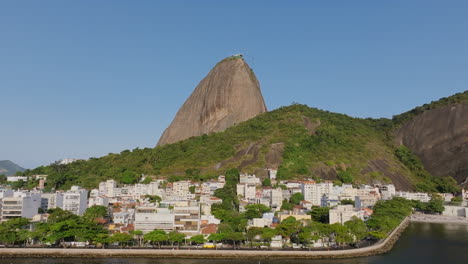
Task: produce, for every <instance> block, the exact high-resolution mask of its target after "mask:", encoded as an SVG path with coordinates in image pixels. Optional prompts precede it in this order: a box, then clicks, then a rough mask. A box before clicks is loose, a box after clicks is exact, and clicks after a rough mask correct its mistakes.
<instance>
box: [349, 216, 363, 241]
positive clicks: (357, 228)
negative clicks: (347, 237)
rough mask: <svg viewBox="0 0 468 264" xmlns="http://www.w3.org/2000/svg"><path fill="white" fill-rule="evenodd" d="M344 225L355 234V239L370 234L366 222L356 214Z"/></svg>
mask: <svg viewBox="0 0 468 264" xmlns="http://www.w3.org/2000/svg"><path fill="white" fill-rule="evenodd" d="M344 225H345V227H347V228H348V230H349V232H351V234H353V235H354V238H355V241H360V240H362V239H364V238H365V237H366V236H367V234H368V232H367V226H366V224H365V223H364V221H362V220H361V219H359V218H357V217H356V216H353V218H351V220H349V221H346V222H345V223H344Z"/></svg>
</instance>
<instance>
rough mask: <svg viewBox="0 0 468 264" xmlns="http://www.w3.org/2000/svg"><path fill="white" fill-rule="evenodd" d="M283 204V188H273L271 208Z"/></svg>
mask: <svg viewBox="0 0 468 264" xmlns="http://www.w3.org/2000/svg"><path fill="white" fill-rule="evenodd" d="M282 204H283V190H282V189H281V188H276V189H271V204H270V206H271V208H280V207H281V205H282Z"/></svg>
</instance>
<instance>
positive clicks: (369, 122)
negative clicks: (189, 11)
mask: <svg viewBox="0 0 468 264" xmlns="http://www.w3.org/2000/svg"><path fill="white" fill-rule="evenodd" d="M467 104H468V91H465V92H463V93H459V94H455V95H452V96H450V97H447V98H442V99H440V100H438V101H435V102H431V103H429V104H425V105H423V106H420V107H416V108H415V109H413V110H411V111H408V112H406V113H403V114H400V115H397V116H395V117H393V119H388V118H380V119H372V118H366V119H363V118H355V117H350V116H347V115H345V114H339V113H332V112H329V111H326V110H321V109H317V108H312V107H308V106H306V105H300V104H292V105H290V106H285V107H280V108H279V109H276V110H273V111H270V112H266V107H265V103H264V100H263V97H262V94H261V91H260V86H259V83H258V80H257V78H256V77H255V75H254V74H253V72H252V70H251V69H250V67H249V66H248V65H247V63H245V61H244V60H243V59H242V57H240V56H233V57H229V58H226V59H224V60H222V61H221V62H219V63H218V64H217V65H216V66H215V67H214V68H213V69H212V70H211V71H210V72H209V73H208V75H207V76H206V77H205V78H204V79H203V80H202V81H201V82H200V84H199V85H198V86H197V87H196V89H195V90H194V92H193V93H192V95H191V96H190V97H189V98H188V99H187V101H186V102H185V103H184V105H183V106H182V107H181V108H180V110H179V111H178V113H177V115H176V117H175V118H174V120H173V122H172V123H171V125H170V126H169V127H168V128H167V129H166V131H165V132H164V134H163V135H162V136H161V138H160V140H159V143H158V145H157V146H156V147H155V148H144V149H139V148H136V149H134V150H124V151H122V152H120V153H119V154H112V153H111V154H109V155H106V156H103V157H100V158H90V159H89V160H86V161H84V160H83V161H76V162H73V163H70V164H63V165H61V164H51V165H50V166H43V167H39V168H36V169H33V170H27V171H26V173H27V174H28V175H29V174H47V175H49V176H48V179H47V185H48V186H50V187H55V188H67V187H70V186H71V185H73V184H76V185H80V186H83V187H87V188H95V187H96V186H97V185H98V184H99V182H101V181H105V180H107V179H116V180H117V181H119V182H121V183H126V184H131V183H136V182H138V181H139V180H140V179H141V175H142V174H145V175H154V176H161V177H167V179H168V181H175V180H182V179H191V180H208V179H210V178H214V177H217V176H218V175H220V174H223V173H224V172H226V170H228V169H231V168H237V169H239V170H240V171H242V172H244V173H254V174H256V175H257V176H260V177H266V176H267V169H277V170H278V173H277V177H278V179H282V180H286V179H310V178H312V179H315V180H317V181H319V180H332V181H334V180H339V181H342V182H344V183H354V184H364V183H388V182H392V183H393V184H395V186H396V188H397V189H398V190H418V191H427V192H456V191H457V189H458V187H457V185H459V184H463V183H465V184H466V177H467V176H468V175H467V171H468V169H467V168H468V160H467V158H468V155H467V153H468V151H467V146H468V145H467V140H468V127H467V126H468V105H467ZM443 176H452V177H453V178H455V179H456V181H455V180H454V179H453V178H452V177H443Z"/></svg>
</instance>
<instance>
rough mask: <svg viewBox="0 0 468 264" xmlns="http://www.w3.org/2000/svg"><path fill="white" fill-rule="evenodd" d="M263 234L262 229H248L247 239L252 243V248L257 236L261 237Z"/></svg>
mask: <svg viewBox="0 0 468 264" xmlns="http://www.w3.org/2000/svg"><path fill="white" fill-rule="evenodd" d="M262 233H263V228H262V227H251V228H249V229H247V232H246V238H247V240H248V241H249V242H250V247H252V243H253V240H254V239H255V237H257V236H261V235H262Z"/></svg>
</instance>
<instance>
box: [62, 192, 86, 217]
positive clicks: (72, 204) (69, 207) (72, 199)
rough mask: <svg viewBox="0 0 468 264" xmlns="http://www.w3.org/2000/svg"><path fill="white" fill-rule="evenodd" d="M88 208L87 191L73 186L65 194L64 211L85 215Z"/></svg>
mask: <svg viewBox="0 0 468 264" xmlns="http://www.w3.org/2000/svg"><path fill="white" fill-rule="evenodd" d="M86 208H88V191H87V190H86V189H81V188H80V187H79V186H72V187H71V189H70V190H68V191H66V192H64V193H63V207H62V209H63V210H66V211H70V212H72V213H74V214H76V215H83V214H84V212H85V211H86Z"/></svg>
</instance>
